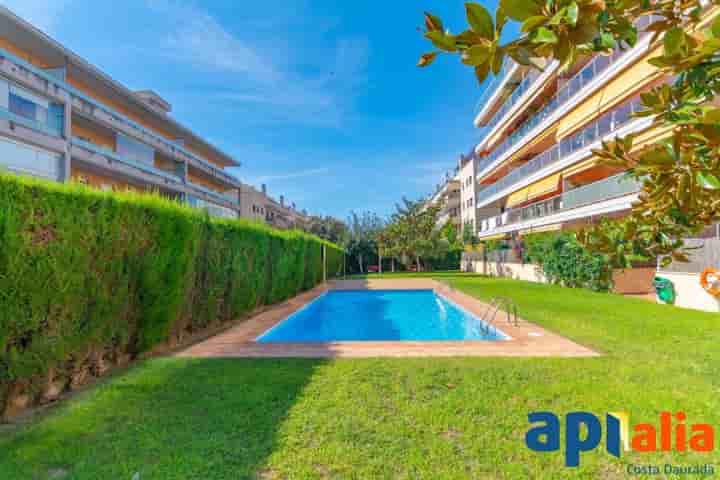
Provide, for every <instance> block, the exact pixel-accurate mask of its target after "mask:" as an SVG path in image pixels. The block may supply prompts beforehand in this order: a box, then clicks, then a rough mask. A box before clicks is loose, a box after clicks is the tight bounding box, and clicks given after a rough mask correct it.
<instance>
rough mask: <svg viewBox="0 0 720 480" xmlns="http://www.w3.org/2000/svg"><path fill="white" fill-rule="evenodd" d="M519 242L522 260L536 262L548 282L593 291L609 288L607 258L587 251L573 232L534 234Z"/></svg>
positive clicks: (610, 269) (610, 274)
mask: <svg viewBox="0 0 720 480" xmlns="http://www.w3.org/2000/svg"><path fill="white" fill-rule="evenodd" d="M523 241H524V243H525V248H524V252H525V253H524V255H525V260H526V261H528V262H532V263H536V264H538V265H540V266H541V267H542V270H543V273H544V274H545V276H546V277H547V279H548V280H549V281H550V282H552V283H557V284H562V285H564V286H566V287H583V288H589V289H591V290H595V291H608V290H610V288H611V287H612V268H611V265H610V264H609V262H608V260H607V258H606V257H605V256H603V255H599V254H593V253H590V252H588V251H587V250H586V249H585V248H584V247H583V246H582V245H580V243H579V242H578V241H577V239H576V238H575V234H574V233H572V232H565V233H541V234H534V235H528V236H526V237H525V238H524V239H523Z"/></svg>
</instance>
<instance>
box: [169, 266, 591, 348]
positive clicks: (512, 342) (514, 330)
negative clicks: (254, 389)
mask: <svg viewBox="0 0 720 480" xmlns="http://www.w3.org/2000/svg"><path fill="white" fill-rule="evenodd" d="M418 289H421V290H428V289H430V290H435V291H436V292H437V293H438V294H441V295H443V296H445V297H446V298H447V299H448V300H450V301H451V302H453V303H455V304H456V305H457V306H458V307H460V308H463V309H465V310H467V311H468V312H470V313H471V314H473V315H475V316H477V317H478V318H482V315H483V313H484V311H485V309H486V308H487V304H486V303H483V302H481V301H479V300H477V299H476V298H474V297H472V296H470V295H467V294H465V293H463V292H460V291H458V290H456V289H453V288H452V287H450V286H449V285H446V284H444V283H441V282H438V281H436V280H432V279H417V278H407V279H370V280H336V281H331V282H328V283H327V284H324V285H321V286H318V287H316V288H314V289H312V290H309V291H307V292H304V293H301V294H300V295H298V296H296V297H293V298H292V299H290V300H287V301H285V302H283V303H281V304H278V305H274V306H272V307H270V308H268V309H267V310H265V311H263V312H261V313H259V314H257V315H255V316H253V317H251V318H249V319H248V320H246V321H244V322H243V323H241V324H239V325H237V326H236V327H233V328H231V329H229V330H227V331H225V332H224V333H221V334H219V335H216V336H214V337H211V338H209V339H207V340H204V341H202V342H200V343H198V344H195V345H193V346H191V347H189V348H187V349H184V350H182V351H180V352H179V353H177V354H176V355H177V356H180V357H200V358H206V357H216V358H345V357H349V358H361V357H371V358H372V357H455V356H457V357H597V356H600V353H598V352H596V351H594V350H592V349H590V348H587V347H585V346H583V345H580V344H578V343H576V342H573V341H572V340H569V339H567V338H565V337H563V336H561V335H557V334H555V333H553V332H551V331H549V330H546V329H544V328H542V327H540V326H538V325H536V324H534V323H531V322H528V321H526V320H524V319H522V318H518V325H517V326H515V325H512V324H511V323H509V322H508V319H507V316H506V315H505V314H504V313H503V314H501V315H499V316H498V319H497V321H496V322H495V323H496V324H497V327H498V328H499V329H500V330H501V331H502V332H504V333H505V334H507V336H509V337H510V339H505V340H499V341H485V340H469V341H468V340H461V341H430V342H419V341H390V342H377V341H357V342H317V343H259V342H256V341H255V339H256V338H258V337H259V336H260V335H262V334H263V333H264V332H266V331H268V330H269V329H271V328H273V327H274V326H276V325H277V324H279V323H280V322H282V321H283V320H285V319H286V318H287V317H288V316H290V315H292V314H293V313H295V312H296V311H298V310H300V309H302V308H303V307H305V306H306V305H307V304H308V303H310V302H312V301H313V300H315V299H316V298H318V297H319V296H321V295H323V294H324V293H326V292H327V291H329V290H418ZM520 313H522V311H521V312H520Z"/></svg>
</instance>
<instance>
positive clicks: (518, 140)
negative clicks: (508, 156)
mask: <svg viewBox="0 0 720 480" xmlns="http://www.w3.org/2000/svg"><path fill="white" fill-rule="evenodd" d="M653 21H655V18H653V17H652V16H644V17H640V18H639V19H638V21H637V23H636V24H637V27H638V29H641V30H642V29H644V28H645V27H646V26H648V25H649V24H650V23H652V22H653ZM648 35H649V32H646V31H644V30H642V31H641V33H640V38H643V37H647V36H648ZM626 52H627V50H620V49H615V50H614V51H613V52H612V54H611V55H610V56H605V55H597V56H595V57H594V58H593V59H592V60H591V61H590V62H589V63H588V64H587V65H585V66H584V67H583V68H582V69H581V70H580V71H579V72H577V73H576V74H575V75H574V76H573V77H571V78H570V79H569V80H567V81H566V82H565V83H564V84H562V85H561V84H560V80H558V91H557V92H556V93H555V95H553V96H552V98H551V99H550V100H549V101H547V102H546V103H545V104H544V105H543V106H542V107H541V108H540V109H539V110H538V112H537V113H535V114H533V115H531V116H530V117H529V118H528V119H526V120H525V121H524V122H523V123H521V124H520V125H519V126H518V127H517V128H516V129H515V131H514V132H513V133H511V134H510V135H509V136H508V137H507V138H506V139H505V140H504V141H503V142H502V143H500V144H499V145H498V146H497V147H495V148H494V149H493V151H492V152H491V153H490V154H489V155H487V156H486V157H482V158H480V159H479V160H478V167H477V168H478V172H482V171H483V170H484V169H486V168H487V167H489V166H490V165H491V164H493V163H494V162H495V161H497V160H498V159H499V158H500V157H502V156H503V155H504V154H505V153H506V152H508V151H509V150H510V149H511V148H512V147H514V146H515V145H518V144H522V143H524V142H523V139H524V137H525V136H526V135H527V134H528V133H530V131H532V130H533V129H534V128H535V127H537V126H538V125H539V124H540V123H542V122H543V121H544V120H545V119H547V118H548V117H550V115H552V114H553V113H554V112H555V111H557V110H558V108H560V107H561V106H563V105H565V104H567V103H568V102H569V101H570V99H572V98H573V97H575V95H576V94H578V93H579V92H580V91H581V90H582V89H583V88H584V87H585V86H587V85H588V84H589V83H590V82H591V81H593V80H594V79H595V78H597V77H598V76H599V75H600V74H601V73H603V72H605V71H606V70H607V69H608V67H610V65H612V64H613V63H615V62H616V61H617V60H618V59H619V58H620V57H622V56H624V54H625V53H626ZM540 74H541V72H538V71H536V73H535V74H529V75H528V77H526V78H525V79H523V81H522V82H521V83H520V85H519V86H518V90H519V92H518V93H517V94H515V92H513V94H512V95H511V96H510V98H508V99H507V100H506V101H505V103H504V104H503V106H502V107H500V110H499V111H498V112H497V113H496V114H495V116H494V117H493V119H492V120H491V124H492V126H495V125H497V124H498V123H499V122H500V120H502V119H503V118H504V117H505V114H506V113H507V112H508V111H509V110H510V109H511V108H512V106H513V105H514V104H515V102H516V101H517V100H518V99H519V98H520V96H522V95H523V94H525V93H526V92H527V91H528V90H530V89H531V88H533V87H534V85H535V81H536V80H537V79H538V78H539V77H540ZM492 126H491V127H490V128H489V129H488V132H490V131H491V130H492Z"/></svg>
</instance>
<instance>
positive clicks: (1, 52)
mask: <svg viewBox="0 0 720 480" xmlns="http://www.w3.org/2000/svg"><path fill="white" fill-rule="evenodd" d="M0 57H2V58H7V59H8V60H10V61H11V62H13V63H15V64H17V65H19V66H21V67H22V68H24V69H25V70H27V71H29V72H32V73H33V74H35V75H37V76H38V77H40V78H42V79H43V80H45V81H47V82H48V83H50V84H52V85H55V86H57V87H59V88H60V89H62V90H65V91H67V92H69V93H70V94H72V95H73V96H74V97H77V98H78V99H80V100H82V101H83V102H85V103H87V104H89V105H90V106H91V107H92V108H97V109H99V110H101V111H103V112H104V113H105V114H106V115H109V116H110V117H111V118H112V119H113V120H115V121H117V122H119V123H122V124H125V125H126V126H127V127H129V128H130V129H132V130H135V131H137V132H140V133H142V134H145V135H148V136H149V137H151V138H153V140H155V141H157V142H159V143H161V144H162V145H164V146H165V147H166V148H167V149H168V150H170V151H171V152H180V153H182V154H183V155H185V156H186V157H189V158H191V159H193V160H194V161H196V162H197V163H199V164H201V165H203V166H204V167H205V168H206V169H208V170H210V171H212V172H213V173H215V174H216V175H217V176H218V177H221V178H223V179H224V180H225V181H227V182H228V183H230V184H232V185H235V186H239V185H240V182H239V180H238V179H236V178H235V177H233V176H232V175H230V174H229V173H227V172H225V171H224V170H223V169H221V168H219V167H217V166H215V165H213V164H212V163H210V162H209V161H207V160H205V159H204V158H201V157H199V156H198V155H196V154H194V153H192V152H190V151H189V150H187V149H186V148H184V147H182V146H180V145H179V144H177V143H176V142H174V141H172V140H168V139H167V138H165V137H163V136H162V135H159V134H157V133H155V132H153V131H152V130H150V129H148V128H146V127H144V126H142V125H140V124H139V123H137V122H135V121H133V120H130V119H129V118H128V117H126V116H124V115H122V114H121V113H119V112H117V111H115V110H113V109H112V108H110V107H108V106H106V105H104V104H103V103H101V102H99V101H97V100H95V99H94V98H92V97H90V96H88V95H86V94H85V93H83V92H81V91H80V90H78V89H77V88H75V87H73V86H72V85H70V84H69V83H66V82H64V81H63V80H61V79H59V78H58V77H56V76H54V75H52V74H50V73H48V72H46V71H44V70H42V69H40V68H38V67H36V66H35V65H33V64H31V63H29V62H27V61H25V60H23V59H22V58H19V57H17V56H15V55H13V54H12V53H10V52H8V51H7V50H5V49H3V48H0Z"/></svg>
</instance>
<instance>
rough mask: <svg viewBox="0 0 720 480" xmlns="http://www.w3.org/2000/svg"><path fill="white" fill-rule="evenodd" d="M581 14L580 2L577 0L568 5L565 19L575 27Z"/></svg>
mask: <svg viewBox="0 0 720 480" xmlns="http://www.w3.org/2000/svg"><path fill="white" fill-rule="evenodd" d="M579 14H580V9H579V8H578V4H577V3H575V2H572V3H571V4H570V5H569V6H568V7H567V12H566V13H565V19H566V20H567V22H568V23H569V24H570V25H572V26H573V27H574V26H575V25H577V21H578V16H579Z"/></svg>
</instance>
